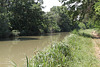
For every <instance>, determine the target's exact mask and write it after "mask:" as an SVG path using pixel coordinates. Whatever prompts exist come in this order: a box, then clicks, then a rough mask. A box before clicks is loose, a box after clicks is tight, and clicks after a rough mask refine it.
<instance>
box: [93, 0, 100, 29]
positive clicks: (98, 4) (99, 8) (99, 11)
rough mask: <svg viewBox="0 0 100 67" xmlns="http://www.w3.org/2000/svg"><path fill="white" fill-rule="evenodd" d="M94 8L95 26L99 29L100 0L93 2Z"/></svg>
mask: <svg viewBox="0 0 100 67" xmlns="http://www.w3.org/2000/svg"><path fill="white" fill-rule="evenodd" d="M94 9H95V12H96V21H95V27H97V28H99V29H100V0H98V2H96V3H95V5H94Z"/></svg>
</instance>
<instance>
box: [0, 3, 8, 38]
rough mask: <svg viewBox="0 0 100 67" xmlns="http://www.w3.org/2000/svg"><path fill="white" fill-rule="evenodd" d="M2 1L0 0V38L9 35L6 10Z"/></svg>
mask: <svg viewBox="0 0 100 67" xmlns="http://www.w3.org/2000/svg"><path fill="white" fill-rule="evenodd" d="M3 2H4V1H2V2H0V38H5V37H9V35H10V30H9V26H8V17H7V12H6V8H5V7H4V3H3Z"/></svg>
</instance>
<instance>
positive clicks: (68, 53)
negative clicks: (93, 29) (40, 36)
mask: <svg viewBox="0 0 100 67" xmlns="http://www.w3.org/2000/svg"><path fill="white" fill-rule="evenodd" d="M68 44H69V45H68ZM29 67H99V61H98V60H97V59H96V58H95V56H94V48H93V44H92V42H91V38H87V37H82V36H78V35H75V34H71V35H70V36H69V37H66V38H65V40H64V42H62V43H55V44H53V45H52V46H51V47H50V48H49V49H47V50H45V51H43V52H38V53H37V54H36V55H35V56H34V57H33V58H32V59H30V60H29Z"/></svg>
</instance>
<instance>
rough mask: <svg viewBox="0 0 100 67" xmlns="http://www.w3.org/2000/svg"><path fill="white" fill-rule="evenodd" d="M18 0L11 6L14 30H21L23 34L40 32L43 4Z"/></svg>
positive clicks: (12, 27) (11, 22)
mask: <svg viewBox="0 0 100 67" xmlns="http://www.w3.org/2000/svg"><path fill="white" fill-rule="evenodd" d="M28 1H29V0H27V1H23V0H18V1H17V2H13V3H15V4H12V6H11V7H10V12H11V15H10V16H11V17H10V24H11V29H12V30H19V31H20V32H21V35H34V34H38V33H40V30H39V29H41V28H42V23H43V11H42V9H41V4H40V3H36V2H34V1H29V2H28Z"/></svg>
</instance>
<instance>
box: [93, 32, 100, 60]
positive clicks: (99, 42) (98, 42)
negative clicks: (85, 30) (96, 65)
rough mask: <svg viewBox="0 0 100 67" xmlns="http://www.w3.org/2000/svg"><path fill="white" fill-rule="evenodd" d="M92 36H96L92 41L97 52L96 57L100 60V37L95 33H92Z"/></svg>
mask: <svg viewBox="0 0 100 67" xmlns="http://www.w3.org/2000/svg"><path fill="white" fill-rule="evenodd" d="M92 35H93V36H94V38H93V39H92V41H93V43H94V48H95V52H96V53H95V55H96V57H97V58H98V59H99V60H100V36H99V35H98V34H97V33H96V32H95V31H93V32H92Z"/></svg>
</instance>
